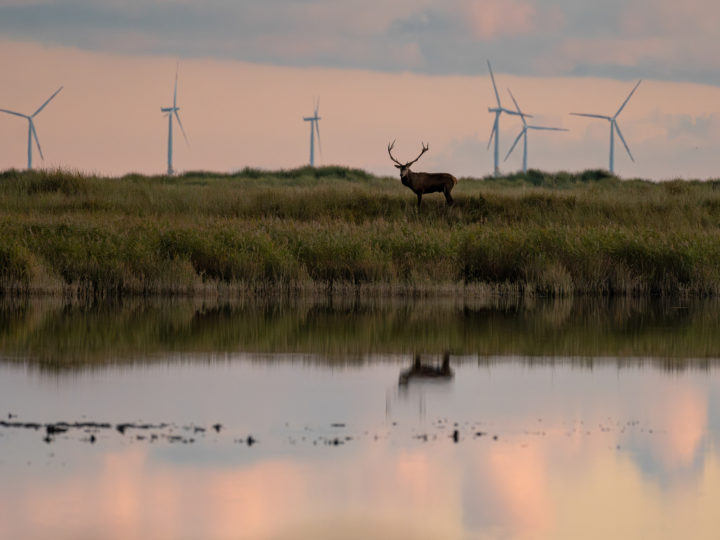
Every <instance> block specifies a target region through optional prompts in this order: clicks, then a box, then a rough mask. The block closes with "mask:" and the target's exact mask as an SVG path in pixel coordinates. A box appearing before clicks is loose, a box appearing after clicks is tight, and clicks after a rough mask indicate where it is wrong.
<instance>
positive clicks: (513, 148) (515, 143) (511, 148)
mask: <svg viewBox="0 0 720 540" xmlns="http://www.w3.org/2000/svg"><path fill="white" fill-rule="evenodd" d="M526 131H527V127H524V128H522V129H521V130H520V134H519V135H518V136H517V139H515V142H514V143H513V144H512V146H511V147H510V150H509V151H508V153H507V156H505V160H504V161H507V160H508V158H509V157H510V154H512V152H513V150H515V147H516V146H517V143H519V142H520V139H521V138H522V136H523V133H525V132H526Z"/></svg>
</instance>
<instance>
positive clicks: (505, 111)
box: [500, 108, 533, 118]
mask: <svg viewBox="0 0 720 540" xmlns="http://www.w3.org/2000/svg"><path fill="white" fill-rule="evenodd" d="M500 110H501V111H502V112H504V113H505V114H511V115H513V116H520V117H522V118H532V117H533V115H532V114H525V113H523V112H520V113H519V112H517V111H511V110H510V109H505V108H501V109H500Z"/></svg>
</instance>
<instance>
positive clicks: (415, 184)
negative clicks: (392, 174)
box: [400, 169, 457, 206]
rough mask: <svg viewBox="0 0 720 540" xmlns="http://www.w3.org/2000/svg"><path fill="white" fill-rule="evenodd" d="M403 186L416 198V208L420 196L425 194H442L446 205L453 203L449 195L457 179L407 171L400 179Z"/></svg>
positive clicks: (445, 175)
mask: <svg viewBox="0 0 720 540" xmlns="http://www.w3.org/2000/svg"><path fill="white" fill-rule="evenodd" d="M400 181H401V182H402V183H403V185H404V186H407V187H409V188H410V189H411V190H412V191H413V193H415V195H417V198H418V206H420V201H421V200H422V196H423V195H424V194H426V193H442V194H444V195H445V200H446V201H447V203H448V204H452V203H453V198H452V196H451V195H450V192H451V191H452V188H453V187H455V184H457V178H455V177H454V176H453V175H452V174H448V173H425V172H417V173H416V172H412V171H411V170H409V169H408V171H407V174H406V175H405V176H401V177H400Z"/></svg>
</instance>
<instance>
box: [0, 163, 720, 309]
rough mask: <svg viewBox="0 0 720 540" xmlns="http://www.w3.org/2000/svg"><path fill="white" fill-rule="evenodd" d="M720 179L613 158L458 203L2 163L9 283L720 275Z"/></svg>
mask: <svg viewBox="0 0 720 540" xmlns="http://www.w3.org/2000/svg"><path fill="white" fill-rule="evenodd" d="M719 186H720V183H718V182H680V181H676V182H666V183H662V184H654V183H650V182H643V181H637V180H634V181H620V180H618V179H617V178H614V177H610V176H607V175H605V174H603V173H602V172H599V171H588V172H585V173H582V174H578V175H570V174H565V173H561V174H557V175H546V174H543V173H540V172H537V171H531V172H530V173H528V175H520V176H514V177H508V178H502V179H497V180H495V179H487V178H486V179H482V180H476V179H461V180H460V182H459V183H458V186H457V187H456V189H455V191H454V192H453V195H454V196H455V199H456V204H455V206H454V207H453V208H450V209H448V208H446V207H445V205H444V203H443V202H442V200H441V197H438V196H427V197H425V199H424V200H423V207H422V208H421V209H420V210H419V211H418V210H417V209H416V208H415V197H414V196H413V194H412V193H411V192H410V191H409V190H407V188H404V187H403V186H402V185H400V183H399V181H398V180H397V179H394V178H377V177H373V176H371V175H368V174H366V173H364V172H362V171H357V170H351V169H345V168H340V167H328V168H321V169H309V168H304V169H298V170H294V171H280V172H265V171H257V170H244V171H241V172H239V173H237V174H234V175H214V174H208V173H188V174H185V175H183V176H180V177H174V178H168V177H165V176H158V177H143V176H139V175H129V176H126V177H123V178H100V177H92V176H81V175H76V174H71V173H67V172H62V171H58V172H35V171H29V172H17V171H6V172H5V173H0V290H1V291H2V292H3V293H4V294H28V293H43V292H44V293H53V294H58V293H59V294H64V295H71V296H75V295H77V296H90V297H116V296H124V295H157V294H172V295H194V294H212V295H217V294H219V295H230V296H231V295H240V294H245V293H247V292H253V293H263V294H271V293H272V294H275V293H278V292H281V293H291V294H292V293H297V292H302V291H309V292H310V291H319V292H325V291H328V290H343V291H363V293H364V292H365V291H368V292H372V291H375V292H382V293H403V294H407V293H418V292H423V293H424V292H427V293H438V292H439V293H445V292H448V291H451V292H454V293H458V294H461V293H465V294H486V293H488V292H493V291H495V292H506V293H507V292H513V293H518V294H524V295H547V296H550V295H556V296H557V295H573V294H594V295H596V294H606V295H650V294H655V295H675V294H689V295H709V294H716V293H717V292H720V234H719V233H720V189H718V187H719Z"/></svg>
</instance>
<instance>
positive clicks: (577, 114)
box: [570, 112, 612, 121]
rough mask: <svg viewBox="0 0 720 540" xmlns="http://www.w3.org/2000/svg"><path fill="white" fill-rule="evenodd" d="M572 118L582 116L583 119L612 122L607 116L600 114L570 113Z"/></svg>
mask: <svg viewBox="0 0 720 540" xmlns="http://www.w3.org/2000/svg"><path fill="white" fill-rule="evenodd" d="M570 114H571V115H572V116H584V117H585V118H601V119H602V120H607V121H612V118H611V117H609V116H604V115H602V114H586V113H576V112H571V113H570Z"/></svg>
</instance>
